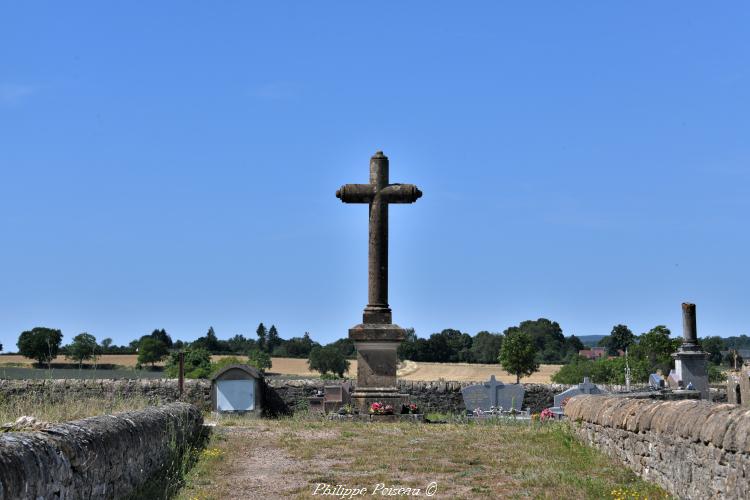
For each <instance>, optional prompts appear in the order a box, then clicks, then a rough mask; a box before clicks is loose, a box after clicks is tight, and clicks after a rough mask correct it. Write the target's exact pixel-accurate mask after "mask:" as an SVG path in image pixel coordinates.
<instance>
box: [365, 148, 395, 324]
mask: <svg viewBox="0 0 750 500" xmlns="http://www.w3.org/2000/svg"><path fill="white" fill-rule="evenodd" d="M388 175H389V174H388V157H387V156H385V155H384V154H383V152H382V151H378V152H377V153H375V155H373V157H372V158H370V185H372V186H374V187H375V191H376V192H378V191H380V190H382V189H384V188H385V187H387V186H388V182H389V179H388ZM369 227H370V237H369V248H368V259H367V260H368V262H367V264H368V265H367V271H368V272H367V302H368V303H367V307H365V311H364V315H363V318H362V322H363V323H365V324H373V323H384V324H388V323H390V322H391V321H392V316H391V308H390V306H389V305H388V200H387V199H385V198H384V197H382V196H375V197H374V198H373V200H372V201H371V202H370V226H369Z"/></svg>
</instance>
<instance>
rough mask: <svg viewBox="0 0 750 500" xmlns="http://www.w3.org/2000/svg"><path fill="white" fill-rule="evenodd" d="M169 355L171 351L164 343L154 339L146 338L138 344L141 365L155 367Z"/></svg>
mask: <svg viewBox="0 0 750 500" xmlns="http://www.w3.org/2000/svg"><path fill="white" fill-rule="evenodd" d="M167 354H169V351H168V350H167V346H166V345H164V342H162V341H161V340H158V339H155V338H153V337H150V336H145V337H143V338H142V339H141V341H140V343H139V344H138V364H139V365H143V364H145V363H151V367H153V366H154V364H155V363H157V362H159V361H161V360H162V359H164V357H165V356H166V355H167Z"/></svg>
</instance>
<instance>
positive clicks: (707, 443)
mask: <svg viewBox="0 0 750 500" xmlns="http://www.w3.org/2000/svg"><path fill="white" fill-rule="evenodd" d="M565 414H566V415H567V416H568V418H569V421H570V422H571V426H572V428H573V429H574V432H575V433H576V434H577V435H578V436H579V437H580V438H581V439H582V440H583V441H585V442H586V443H588V444H591V445H593V446H595V447H597V448H599V449H600V450H602V451H604V452H605V453H607V454H608V455H610V456H613V457H616V458H618V459H620V460H621V461H622V462H623V463H624V464H626V465H627V466H628V467H630V468H631V469H632V470H633V471H635V472H636V473H637V474H638V475H640V476H641V477H643V478H644V479H647V480H649V481H652V482H655V483H657V484H658V485H660V486H661V487H663V488H664V489H665V490H667V491H669V492H670V493H671V494H673V495H675V496H677V497H680V498H750V482H748V480H747V477H748V475H750V411H748V410H747V409H746V408H743V407H741V406H738V405H734V404H712V403H709V402H707V401H698V400H684V401H653V400H650V399H633V398H626V397H616V396H583V395H582V396H576V397H574V398H572V399H571V400H570V402H569V403H568V404H567V406H566V407H565Z"/></svg>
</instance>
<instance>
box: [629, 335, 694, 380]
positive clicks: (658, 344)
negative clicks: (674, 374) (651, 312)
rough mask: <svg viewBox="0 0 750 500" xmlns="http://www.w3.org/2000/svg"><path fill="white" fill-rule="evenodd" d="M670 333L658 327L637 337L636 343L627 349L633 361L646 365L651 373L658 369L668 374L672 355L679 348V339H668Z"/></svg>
mask: <svg viewBox="0 0 750 500" xmlns="http://www.w3.org/2000/svg"><path fill="white" fill-rule="evenodd" d="M670 335H671V332H670V331H669V328H667V327H666V326H664V325H658V326H655V327H654V328H652V329H651V330H649V331H648V332H646V333H644V334H642V335H641V336H640V337H638V342H637V343H636V344H634V345H633V346H632V347H631V348H630V349H629V354H630V355H631V356H632V357H633V358H634V359H642V360H645V361H646V362H647V363H648V366H649V367H650V369H651V370H652V371H655V370H657V369H660V370H661V371H662V372H663V373H669V370H670V369H671V367H672V353H673V352H675V351H676V350H677V348H678V347H679V346H680V343H681V341H680V339H672V338H670Z"/></svg>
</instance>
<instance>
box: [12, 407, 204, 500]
mask: <svg viewBox="0 0 750 500" xmlns="http://www.w3.org/2000/svg"><path fill="white" fill-rule="evenodd" d="M202 425H203V417H202V416H201V412H200V411H198V409H197V408H195V407H194V406H192V405H189V404H186V403H172V404H169V405H166V406H162V407H150V408H146V409H144V410H140V411H133V412H126V413H120V414H118V415H107V416H101V417H92V418H87V419H83V420H76V421H73V422H67V423H63V424H56V425H52V426H50V427H47V428H45V429H43V430H41V431H36V432H10V433H5V434H2V435H0V498H8V499H10V498H13V499H35V498H59V499H79V498H81V499H84V498H85V499H93V498H123V497H127V496H131V495H134V496H139V495H140V493H144V492H145V490H146V488H147V487H148V485H149V484H153V483H159V482H160V483H162V486H161V487H162V488H163V483H164V481H159V479H161V478H163V477H164V475H165V474H167V473H168V471H170V470H171V469H172V468H174V467H175V466H176V465H177V464H179V462H180V460H181V458H182V457H183V455H184V452H185V450H186V449H187V448H188V447H189V446H191V445H195V446H197V445H199V444H200V441H201V439H202V436H203V430H202Z"/></svg>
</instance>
